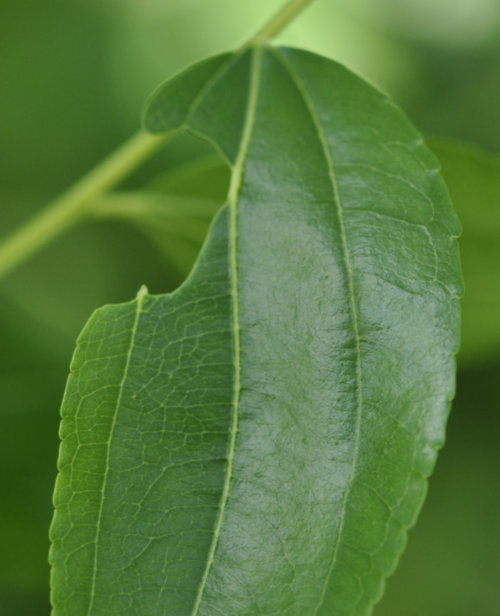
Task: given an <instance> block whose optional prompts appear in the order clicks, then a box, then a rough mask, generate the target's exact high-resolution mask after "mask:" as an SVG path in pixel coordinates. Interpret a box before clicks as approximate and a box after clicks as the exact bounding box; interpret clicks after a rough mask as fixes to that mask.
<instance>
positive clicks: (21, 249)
mask: <svg viewBox="0 0 500 616" xmlns="http://www.w3.org/2000/svg"><path fill="white" fill-rule="evenodd" d="M165 140H166V137H165V135H162V136H160V137H158V136H152V135H148V134H146V133H142V132H139V133H137V134H136V135H134V136H133V137H132V138H130V139H129V140H128V141H126V142H125V143H124V144H123V145H122V146H121V147H120V148H119V149H118V150H116V151H115V152H114V153H113V154H111V156H109V158H106V159H105V160H104V161H103V162H102V163H100V164H99V165H98V166H97V167H95V168H94V169H93V170H92V171H90V173H88V174H87V175H86V176H84V177H83V178H82V179H81V180H79V181H78V182H77V183H76V184H74V185H73V186H72V187H71V188H70V189H69V190H68V191H66V192H65V193H63V194H62V195H61V196H60V197H59V198H57V199H56V200H55V201H53V202H52V203H51V204H50V205H49V206H47V207H46V208H45V209H43V210H42V211H41V212H40V213H39V214H37V215H36V216H35V217H34V218H32V219H31V220H29V221H28V222H27V223H25V224H24V225H22V226H21V227H20V228H18V229H17V230H16V231H14V232H13V233H11V234H10V235H8V236H7V237H6V238H5V239H4V240H3V242H2V243H1V244H0V278H1V277H2V276H5V275H6V274H7V273H8V272H10V271H11V270H12V269H13V268H15V267H16V266H17V265H19V264H21V263H22V262H23V261H25V260H26V259H27V258H28V257H29V256H30V255H32V254H33V253H34V252H36V251H38V250H39V249H40V248H42V247H43V246H45V245H46V244H48V243H49V242H50V241H51V240H53V239H54V238H55V237H57V236H58V235H60V234H61V233H63V232H64V231H66V230H67V229H69V228H70V227H72V226H74V225H75V224H76V223H78V222H79V221H80V220H81V219H82V218H83V217H84V216H85V215H86V214H87V209H88V208H89V207H90V204H91V203H92V202H93V201H94V200H95V199H96V198H97V197H99V196H101V195H102V194H104V193H105V192H106V191H107V190H109V189H110V188H112V187H113V186H115V185H116V184H118V182H120V181H121V180H123V179H124V178H125V177H126V176H127V175H128V174H129V173H130V172H131V171H133V170H134V169H135V168H136V167H137V166H138V165H139V163H141V162H143V161H144V160H146V159H147V158H148V157H149V156H151V155H152V154H153V153H154V152H155V151H156V150H157V149H158V148H159V146H160V145H162V144H163V143H165Z"/></svg>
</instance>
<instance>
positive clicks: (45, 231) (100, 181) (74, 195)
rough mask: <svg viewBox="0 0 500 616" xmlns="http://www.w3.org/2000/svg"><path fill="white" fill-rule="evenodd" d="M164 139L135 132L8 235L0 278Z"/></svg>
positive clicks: (305, 0) (264, 32) (294, 9)
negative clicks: (114, 150)
mask: <svg viewBox="0 0 500 616" xmlns="http://www.w3.org/2000/svg"><path fill="white" fill-rule="evenodd" d="M312 2H313V0H289V1H288V2H287V3H286V4H285V5H284V6H283V8H282V9H281V10H280V11H278V13H276V15H274V17H272V18H271V19H270V20H269V21H268V22H267V24H265V25H264V26H263V27H262V28H261V29H260V30H259V31H258V32H257V34H256V35H255V36H253V37H252V38H251V39H250V40H249V41H248V42H247V43H246V44H245V45H244V46H243V47H244V48H245V47H249V46H252V45H254V46H255V45H257V46H259V45H264V44H266V43H267V42H268V41H269V40H270V39H271V38H273V37H274V36H276V35H277V34H279V33H280V32H281V31H282V30H283V29H284V28H285V27H286V26H287V25H288V24H289V23H290V22H291V21H292V20H293V19H294V18H295V17H296V16H297V15H298V14H299V13H300V12H301V11H302V10H303V9H305V8H306V7H307V6H308V5H309V4H311V3H312ZM168 137H169V135H162V136H159V137H158V136H152V135H148V134H146V133H143V132H139V133H137V134H136V135H135V136H133V137H132V138H131V139H129V140H128V141H127V142H126V143H125V144H124V145H122V146H121V147H120V148H119V149H118V150H116V152H114V153H113V154H111V155H110V156H109V157H108V158H106V159H105V160H104V161H103V162H102V163H100V164H99V165H98V166H97V167H95V168H94V169H93V170H92V171H90V173H88V174H87V175H86V176H84V177H83V178H82V179H81V180H79V181H78V182H77V183H76V184H74V185H73V186H72V187H71V188H70V189H69V190H67V191H66V192H65V193H63V194H62V195H61V196H60V197H58V198H57V199H56V200H55V201H53V202H52V203H51V204H49V205H48V206H47V207H46V208H45V209H43V210H42V211H41V212H40V213H39V214H37V215H36V216H35V217H34V218H32V219H31V220H29V221H28V222H26V223H25V224H24V225H22V226H21V227H20V228H18V229H17V230H15V231H14V232H13V233H11V234H10V235H8V236H7V237H6V238H5V239H4V240H3V241H2V242H1V243H0V278H2V277H3V276H5V275H6V274H8V273H9V272H10V271H11V270H13V269H14V268H15V267H17V266H18V265H20V264H21V263H23V261H25V260H26V259H27V258H28V257H30V256H31V255H32V254H34V253H36V252H37V251H38V250H40V249H41V248H43V247H44V246H45V245H46V244H48V243H49V242H51V241H52V240H53V239H55V238H56V237H57V236H59V235H61V233H63V232H64V231H67V230H68V229H69V228H71V227H73V226H74V225H76V224H77V223H78V222H80V221H81V220H82V219H83V218H84V217H85V216H86V215H87V213H88V212H87V210H88V208H89V207H90V206H91V204H92V202H94V203H95V202H96V200H98V199H99V197H101V196H103V195H104V194H105V193H106V192H108V191H109V190H110V189H111V188H113V187H114V186H116V184H118V183H119V182H120V181H121V180H123V179H124V178H125V177H126V176H127V175H128V174H129V173H131V172H132V171H133V170H134V169H135V168H136V167H138V166H139V165H140V164H141V163H142V162H144V161H145V160H147V158H149V157H150V156H151V155H152V154H153V153H154V152H155V151H156V150H157V149H158V148H159V147H160V146H161V145H162V144H163V143H165V142H166V140H167V139H168Z"/></svg>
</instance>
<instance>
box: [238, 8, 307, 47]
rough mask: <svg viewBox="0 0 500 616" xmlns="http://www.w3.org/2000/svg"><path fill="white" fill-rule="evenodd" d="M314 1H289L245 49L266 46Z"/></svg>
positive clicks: (246, 44)
mask: <svg viewBox="0 0 500 616" xmlns="http://www.w3.org/2000/svg"><path fill="white" fill-rule="evenodd" d="M312 2H314V0H289V1H288V2H287V3H286V4H285V6H283V7H282V8H281V9H280V10H279V11H278V12H277V13H276V14H275V15H274V17H272V18H271V19H270V20H269V21H268V22H267V23H266V24H265V25H264V26H263V27H262V28H261V29H260V30H259V31H258V32H257V34H255V35H254V36H253V37H252V38H251V39H250V40H249V41H248V42H247V43H245V45H244V47H249V46H251V45H265V44H266V43H267V42H268V41H269V40H270V39H272V38H274V37H275V36H277V35H278V34H279V33H280V32H281V31H282V30H283V29H284V28H286V26H288V24H289V23H290V22H291V21H292V20H293V19H295V17H296V16H297V15H298V14H299V13H300V12H301V11H303V10H304V9H305V8H307V6H309V4H311V3H312Z"/></svg>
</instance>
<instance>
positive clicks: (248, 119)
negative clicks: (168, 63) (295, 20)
mask: <svg viewBox="0 0 500 616" xmlns="http://www.w3.org/2000/svg"><path fill="white" fill-rule="evenodd" d="M261 61H262V48H261V47H255V48H253V49H252V65H251V72H250V88H249V95H248V107H247V111H246V116H245V121H244V127H243V132H242V136H241V141H240V147H239V150H238V155H237V157H236V160H235V163H234V166H233V169H232V173H231V182H230V186H229V193H228V204H229V266H230V279H231V310H232V313H231V318H232V332H233V362H234V382H233V402H232V409H233V412H232V418H231V432H230V438H229V446H228V453H227V466H226V476H225V480H224V486H223V490H222V495H221V500H220V504H219V508H218V509H219V514H218V516H217V521H216V524H215V528H214V535H213V538H212V543H211V545H210V549H209V552H208V557H207V564H206V566H205V570H204V572H203V576H202V579H201V582H200V586H199V588H198V593H197V596H196V599H195V603H194V606H193V609H192V612H191V616H197V614H198V612H199V609H200V606H201V602H202V599H203V595H204V592H205V589H206V587H207V581H208V576H209V574H210V571H211V568H212V565H213V563H214V560H215V552H216V550H217V546H218V543H219V539H220V535H221V528H222V522H223V519H224V514H225V511H226V505H227V501H228V498H229V492H230V484H231V479H232V469H233V459H234V454H235V447H236V435H237V432H238V421H239V418H238V413H239V400H240V388H241V383H240V378H241V365H240V355H241V349H240V325H239V299H238V246H237V240H238V197H239V193H240V189H241V181H242V177H243V171H244V167H245V159H246V155H247V152H248V146H249V143H250V138H251V135H252V130H253V125H254V121H255V112H256V108H257V100H258V95H259V85H260V84H259V82H260V74H261Z"/></svg>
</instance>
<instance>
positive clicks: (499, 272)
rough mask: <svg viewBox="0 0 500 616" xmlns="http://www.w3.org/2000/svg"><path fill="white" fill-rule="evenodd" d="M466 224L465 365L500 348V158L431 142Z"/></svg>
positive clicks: (491, 355)
mask: <svg viewBox="0 0 500 616" xmlns="http://www.w3.org/2000/svg"><path fill="white" fill-rule="evenodd" d="M430 146H431V147H432V149H433V150H434V153H435V154H436V155H437V156H438V158H439V160H440V161H441V166H442V173H443V175H444V178H445V180H446V182H447V183H448V187H449V190H450V193H451V197H452V199H453V202H454V204H455V208H456V211H457V213H458V215H459V217H460V220H461V221H462V227H463V235H462V241H461V253H462V268H463V275H464V278H465V280H466V283H467V288H466V293H465V296H464V298H463V300H462V314H463V318H462V347H461V351H460V360H461V362H462V365H465V362H467V363H468V364H470V363H473V362H484V361H486V360H488V359H491V358H494V357H495V356H498V349H499V347H500V158H499V157H497V156H492V155H487V154H486V153H484V152H481V151H480V150H478V149H477V148H476V147H471V146H467V145H464V144H459V143H454V142H453V141H445V140H442V139H441V140H437V139H433V140H431V141H430Z"/></svg>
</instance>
